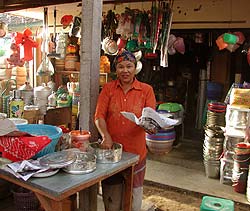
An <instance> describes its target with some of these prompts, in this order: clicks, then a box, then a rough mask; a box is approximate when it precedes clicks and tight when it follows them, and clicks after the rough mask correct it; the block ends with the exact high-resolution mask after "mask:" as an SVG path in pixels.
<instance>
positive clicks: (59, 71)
mask: <svg viewBox="0 0 250 211" xmlns="http://www.w3.org/2000/svg"><path fill="white" fill-rule="evenodd" d="M55 72H56V73H58V74H60V73H61V74H79V73H80V71H76V70H74V71H69V70H56V71H55Z"/></svg>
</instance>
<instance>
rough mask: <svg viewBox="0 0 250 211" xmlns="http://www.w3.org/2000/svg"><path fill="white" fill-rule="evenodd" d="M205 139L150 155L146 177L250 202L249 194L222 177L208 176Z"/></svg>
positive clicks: (154, 180) (174, 185) (185, 141)
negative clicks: (248, 199) (237, 188)
mask: <svg viewBox="0 0 250 211" xmlns="http://www.w3.org/2000/svg"><path fill="white" fill-rule="evenodd" d="M202 145H203V140H195V141H192V140H187V139H184V140H182V141H181V142H180V144H179V146H178V147H176V148H173V150H172V151H170V152H169V153H167V154H165V155H154V154H152V153H149V154H148V160H147V170H146V178H145V179H146V180H147V181H152V182H156V183H161V184H164V185H167V186H169V187H175V188H177V189H184V190H188V191H193V192H198V193H201V194H203V195H211V196H215V197H221V198H226V199H230V200H233V201H235V202H240V203H243V204H249V205H250V203H249V202H248V201H247V199H246V195H245V194H240V193H237V192H235V191H234V190H233V187H232V186H231V185H228V184H222V183H220V180H219V179H211V178H208V177H206V175H205V169H204V165H203V157H202Z"/></svg>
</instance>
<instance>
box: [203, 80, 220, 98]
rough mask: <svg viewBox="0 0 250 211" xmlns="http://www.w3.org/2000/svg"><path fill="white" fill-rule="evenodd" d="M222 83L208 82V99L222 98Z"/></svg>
mask: <svg viewBox="0 0 250 211" xmlns="http://www.w3.org/2000/svg"><path fill="white" fill-rule="evenodd" d="M222 88H223V86H222V84H220V83H217V82H211V81H210V82H207V99H209V100H220V98H221V96H222Z"/></svg>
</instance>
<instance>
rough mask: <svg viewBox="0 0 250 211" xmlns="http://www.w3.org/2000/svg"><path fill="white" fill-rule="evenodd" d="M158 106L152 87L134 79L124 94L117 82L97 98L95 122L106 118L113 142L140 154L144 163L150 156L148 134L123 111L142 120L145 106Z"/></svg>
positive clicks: (111, 83)
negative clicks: (147, 156) (122, 112)
mask: <svg viewBox="0 0 250 211" xmlns="http://www.w3.org/2000/svg"><path fill="white" fill-rule="evenodd" d="M155 106H156V100H155V95H154V91H153V88H152V87H151V86H150V85H148V84H145V83H142V82H139V81H138V80H136V79H135V80H134V82H133V84H132V88H131V89H130V90H129V91H128V92H127V93H126V94H125V93H124V92H123V90H122V88H121V86H120V83H119V81H118V80H115V81H111V82H109V83H107V84H105V85H104V87H103V89H102V91H101V93H100V95H99V97H98V102H97V107H96V113H95V120H96V119H99V118H103V119H105V120H106V124H107V128H108V131H109V134H110V135H111V137H112V140H113V141H114V142H118V143H121V144H122V145H123V149H124V151H127V152H131V153H135V154H138V155H140V160H142V159H143V158H145V157H146V154H147V149H146V139H145V131H144V130H143V129H142V128H141V127H139V126H137V125H136V124H135V123H134V122H132V121H130V120H128V119H126V118H125V117H124V116H123V115H122V114H121V113H120V112H121V111H127V112H132V113H134V114H135V115H136V116H137V117H138V118H139V117H140V116H141V115H142V109H143V108H144V107H151V108H153V109H155Z"/></svg>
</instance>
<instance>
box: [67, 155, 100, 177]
mask: <svg viewBox="0 0 250 211" xmlns="http://www.w3.org/2000/svg"><path fill="white" fill-rule="evenodd" d="M74 152H75V154H76V160H75V161H74V162H73V163H71V164H69V165H67V166H65V167H64V168H63V170H64V171H66V172H67V173H70V174H87V173H90V172H93V171H94V170H95V169H96V156H95V155H94V154H92V153H89V152H81V151H74Z"/></svg>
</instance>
